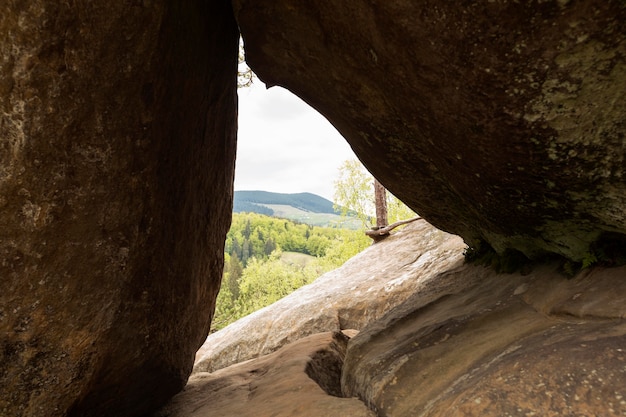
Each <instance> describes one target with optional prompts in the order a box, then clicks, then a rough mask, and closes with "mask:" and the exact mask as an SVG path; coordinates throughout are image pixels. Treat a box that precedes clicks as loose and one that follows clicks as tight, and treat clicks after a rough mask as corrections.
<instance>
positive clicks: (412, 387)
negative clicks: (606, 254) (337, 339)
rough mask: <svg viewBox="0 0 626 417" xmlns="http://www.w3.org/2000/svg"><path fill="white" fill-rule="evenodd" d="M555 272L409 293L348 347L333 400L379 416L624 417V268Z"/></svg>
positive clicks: (480, 278) (483, 276)
mask: <svg viewBox="0 0 626 417" xmlns="http://www.w3.org/2000/svg"><path fill="white" fill-rule="evenodd" d="M554 269H555V268H553V267H543V268H541V269H538V270H537V271H535V272H533V273H531V274H529V275H528V276H521V275H519V274H515V275H511V276H507V277H502V276H498V275H495V274H494V273H493V272H491V271H488V270H486V269H482V268H477V267H471V266H467V265H466V266H464V267H461V268H459V269H457V270H456V271H455V272H454V273H453V275H457V277H458V278H460V277H463V281H462V282H463V285H461V286H457V287H456V288H453V287H449V289H453V291H450V290H449V289H446V290H445V291H441V292H440V294H439V295H440V298H438V299H437V300H436V301H433V302H428V300H424V299H423V297H422V295H421V294H419V293H416V294H415V296H414V297H413V299H409V300H407V302H406V303H405V304H404V305H403V306H399V307H398V308H397V309H395V310H394V311H392V312H390V313H389V314H388V315H387V316H386V317H384V318H383V319H381V320H379V321H378V322H376V323H375V324H374V325H371V326H369V327H368V328H367V329H366V330H364V331H362V332H360V333H359V334H358V335H357V336H355V338H354V339H352V340H351V343H350V346H349V349H348V354H347V356H346V360H345V366H344V369H343V377H342V386H343V390H344V394H345V395H348V396H353V395H358V396H359V397H360V398H361V399H363V401H365V402H366V403H367V404H368V405H369V406H370V407H371V408H372V409H374V410H375V411H376V412H377V414H378V415H381V416H494V417H495V416H504V415H519V416H526V415H537V416H539V415H540V416H563V415H569V416H579V415H580V416H583V415H584V416H618V415H624V413H626V401H625V400H624V398H626V388H625V387H626V349H624V344H625V343H626V320H625V318H626V308H625V307H624V304H623V300H624V294H626V280H625V279H624V278H626V267H622V268H619V269H602V268H597V269H594V270H591V271H586V272H584V273H581V274H580V275H579V276H578V277H576V278H575V279H573V280H567V279H566V278H564V277H562V276H559V274H558V273H556V272H555V270H554ZM451 278H452V277H451V276H450V275H448V276H446V277H445V278H444V281H447V280H449V279H451ZM435 282H436V281H433V283H435ZM457 282H459V283H460V282H461V281H460V280H458V279H457Z"/></svg>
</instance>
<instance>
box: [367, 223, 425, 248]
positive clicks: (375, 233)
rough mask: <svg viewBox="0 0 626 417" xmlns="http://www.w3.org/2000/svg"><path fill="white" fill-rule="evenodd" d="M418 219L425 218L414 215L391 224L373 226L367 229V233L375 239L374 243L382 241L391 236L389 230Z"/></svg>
mask: <svg viewBox="0 0 626 417" xmlns="http://www.w3.org/2000/svg"><path fill="white" fill-rule="evenodd" d="M417 220H424V219H423V218H422V217H413V218H412V219H408V220H401V221H399V222H395V223H392V224H390V225H389V226H385V227H381V228H373V229H371V230H366V231H365V234H366V235H367V236H369V237H370V238H372V239H373V240H374V243H376V242H380V241H381V240H383V239H384V238H386V237H387V236H389V232H391V231H392V230H393V229H395V228H396V227H398V226H402V225H403V224H407V223H412V222H414V221H417Z"/></svg>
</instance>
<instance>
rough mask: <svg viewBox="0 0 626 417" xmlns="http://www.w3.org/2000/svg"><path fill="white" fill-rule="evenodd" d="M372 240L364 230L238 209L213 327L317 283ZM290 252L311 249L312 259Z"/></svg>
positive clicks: (229, 241)
mask: <svg viewBox="0 0 626 417" xmlns="http://www.w3.org/2000/svg"><path fill="white" fill-rule="evenodd" d="M369 244H370V240H369V238H367V237H366V236H365V235H364V234H363V233H362V232H360V231H355V230H348V229H337V228H326V227H316V226H310V225H307V224H301V223H295V222H292V221H290V220H286V219H278V218H274V217H268V216H264V215H261V214H256V213H234V214H233V220H232V225H231V228H230V231H229V232H228V235H227V237H226V245H225V248H224V249H225V255H224V276H223V278H222V288H221V290H220V293H219V295H218V298H217V306H216V311H215V315H214V318H213V331H216V330H219V329H221V328H223V327H225V326H227V325H228V324H230V323H232V322H233V321H235V320H237V319H239V318H241V317H243V316H246V315H248V314H250V313H252V312H254V311H256V310H258V309H259V308H262V307H265V306H267V305H269V304H272V303H273V302H275V301H277V300H279V299H280V298H282V297H284V296H286V295H288V294H290V293H291V292H293V291H294V290H296V289H298V288H300V287H301V286H303V285H306V284H308V283H311V282H313V281H314V280H315V279H316V278H317V277H318V276H320V275H322V274H323V273H325V272H327V271H330V270H332V269H335V268H337V267H339V266H341V265H342V264H343V263H344V262H345V261H347V260H348V259H350V258H351V257H352V256H354V255H356V254H357V253H359V252H360V251H362V250H363V249H365V248H366V247H367V246H368V245H369ZM283 251H284V252H283ZM285 252H296V253H299V254H306V255H309V258H311V260H310V261H309V262H293V261H290V260H288V258H289V259H291V260H293V258H294V257H293V256H285V255H286V253H285ZM299 257H300V258H301V259H306V258H307V257H306V256H304V255H299Z"/></svg>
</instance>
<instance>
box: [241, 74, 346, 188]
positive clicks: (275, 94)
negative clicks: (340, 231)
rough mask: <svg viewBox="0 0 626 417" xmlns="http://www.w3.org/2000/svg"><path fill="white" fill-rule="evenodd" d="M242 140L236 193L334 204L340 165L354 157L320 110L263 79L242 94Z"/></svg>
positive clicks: (242, 90) (243, 90)
mask: <svg viewBox="0 0 626 417" xmlns="http://www.w3.org/2000/svg"><path fill="white" fill-rule="evenodd" d="M238 136H239V139H238V147H237V163H236V164H237V165H236V167H237V169H236V172H235V190H264V191H274V192H282V193H298V192H311V193H315V194H318V195H321V196H322V197H325V198H328V199H329V200H332V197H333V182H334V180H335V179H336V178H337V175H338V168H339V166H340V165H341V163H342V162H343V161H345V160H346V159H351V158H355V156H354V153H353V152H352V149H351V148H350V146H349V145H348V144H347V142H346V141H345V139H344V138H343V137H342V136H341V135H340V134H339V133H338V132H337V130H336V129H335V128H334V127H333V126H332V125H331V124H330V123H329V122H328V121H327V120H326V119H325V118H324V117H323V116H322V115H320V114H319V113H318V112H317V111H316V110H314V109H312V108H311V107H310V106H309V105H308V104H306V103H304V102H303V101H302V100H300V99H299V98H298V97H296V96H295V95H293V94H292V93H290V92H289V91H287V90H285V89H283V88H280V87H272V88H270V89H269V90H266V89H265V86H264V85H263V84H262V83H261V82H260V81H258V80H255V84H253V86H252V87H249V88H243V89H240V90H239V134H238Z"/></svg>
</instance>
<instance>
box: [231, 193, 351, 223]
mask: <svg viewBox="0 0 626 417" xmlns="http://www.w3.org/2000/svg"><path fill="white" fill-rule="evenodd" d="M243 212H251V213H259V214H264V215H266V216H274V217H282V218H285V219H290V220H295V221H298V222H301V223H306V224H310V225H312V226H333V227H342V228H348V229H358V228H359V227H360V223H359V221H358V220H356V219H355V218H354V217H342V216H341V215H340V212H339V211H335V209H334V208H333V202H332V201H330V200H327V199H325V198H324V197H320V196H319V195H316V194H312V193H296V194H283V193H272V192H269V191H235V198H234V201H233V213H243Z"/></svg>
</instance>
